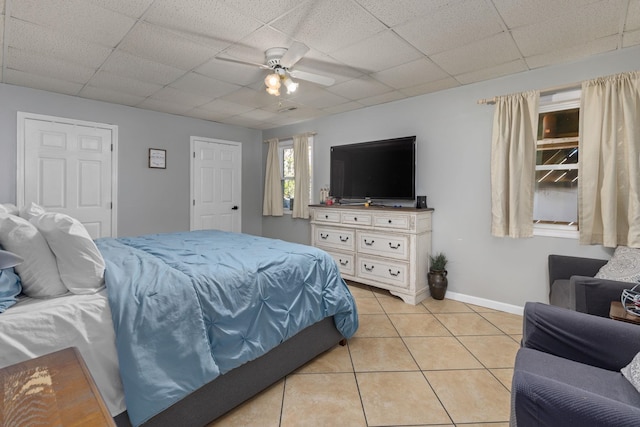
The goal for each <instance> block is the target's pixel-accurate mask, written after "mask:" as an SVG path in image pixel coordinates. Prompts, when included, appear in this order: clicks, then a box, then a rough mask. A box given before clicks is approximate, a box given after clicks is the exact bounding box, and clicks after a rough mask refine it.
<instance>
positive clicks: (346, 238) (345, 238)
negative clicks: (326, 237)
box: [340, 236, 349, 242]
mask: <svg viewBox="0 0 640 427" xmlns="http://www.w3.org/2000/svg"><path fill="white" fill-rule="evenodd" d="M347 240H349V236H347V237H342V236H340V241H341V242H346V241H347Z"/></svg>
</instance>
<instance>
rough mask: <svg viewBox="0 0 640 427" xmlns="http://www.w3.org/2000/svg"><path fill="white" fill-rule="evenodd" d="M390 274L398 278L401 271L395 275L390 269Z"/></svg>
mask: <svg viewBox="0 0 640 427" xmlns="http://www.w3.org/2000/svg"><path fill="white" fill-rule="evenodd" d="M389 274H390V275H392V276H393V277H398V276H399V275H400V270H398V271H396V272H395V273H394V272H393V271H391V269H389Z"/></svg>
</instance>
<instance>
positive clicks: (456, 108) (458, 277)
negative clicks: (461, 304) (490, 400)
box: [262, 47, 640, 306]
mask: <svg viewBox="0 0 640 427" xmlns="http://www.w3.org/2000/svg"><path fill="white" fill-rule="evenodd" d="M631 70H640V47H636V48H630V49H626V50H622V51H616V52H613V53H609V54H605V55H599V56H594V57H592V58H589V59H587V60H583V61H580V62H576V63H572V64H567V65H561V66H554V67H548V68H543V69H538V70H534V71H529V72H525V73H520V74H516V75H512V76H507V77H503V78H499V79H495V80H490V81H486V82H481V83H476V84H472V85H468V86H464V87H460V88H454V89H450V90H446V91H442V92H438V93H434V94H428V95H423V96H420V97H414V98H410V99H406V100H402V101H396V102H392V103H388V104H383V105H379V106H374V107H369V108H366V109H363V110H357V111H352V112H348V113H343V114H339V115H334V116H329V117H325V118H322V119H318V120H314V121H309V122H306V123H302V124H297V125H292V126H287V127H282V128H278V129H271V130H269V131H265V132H264V135H263V136H264V138H265V139H266V138H272V137H280V136H282V137H284V136H290V135H293V134H295V133H299V132H305V131H317V132H318V134H317V135H316V136H315V138H314V144H315V153H314V155H315V162H316V163H315V165H314V174H315V176H314V183H315V185H316V188H314V193H318V191H319V188H320V186H322V185H323V184H325V183H328V182H329V147H331V146H332V145H338V144H346V143H354V142H364V141H369V140H375V139H384V138H394V137H401V136H407V135H416V136H417V144H418V145H417V176H416V191H417V194H420V195H423V194H424V195H427V202H428V205H429V207H433V208H435V212H434V217H433V250H434V251H443V252H445V253H446V254H447V256H448V258H449V259H450V264H449V265H448V271H449V276H448V277H449V290H450V291H452V292H456V293H459V294H463V295H467V296H472V297H476V298H484V299H488V300H492V301H498V302H502V303H505V304H511V305H516V306H522V305H524V303H525V302H526V301H545V302H546V301H548V276H547V256H548V255H549V254H552V253H558V254H569V255H575V256H587V257H595V258H606V257H608V256H609V254H610V251H609V250H606V249H604V248H602V247H600V246H580V245H578V243H577V241H576V240H571V239H561V238H549V237H534V238H530V239H510V238H495V237H492V236H491V233H490V229H491V193H490V151H491V131H492V124H493V123H492V120H493V107H492V106H488V105H478V104H476V101H477V99H479V98H492V97H493V96H496V95H503V94H508V93H513V92H520V91H524V90H530V89H540V90H544V89H548V88H551V87H555V86H559V85H565V84H570V83H575V82H580V81H583V80H585V79H589V78H594V77H598V76H604V75H608V74H613V73H618V72H623V71H631ZM300 90H304V84H302V85H301V86H300ZM263 150H264V151H266V147H263ZM264 156H265V155H264V154H263V157H264ZM262 229H263V235H267V236H271V237H278V238H282V239H285V240H293V241H304V242H305V243H308V242H309V241H310V238H309V237H310V236H309V226H308V223H307V222H304V223H303V222H301V221H300V220H292V219H291V218H288V217H284V218H264V219H263V227H262ZM292 233H295V234H292Z"/></svg>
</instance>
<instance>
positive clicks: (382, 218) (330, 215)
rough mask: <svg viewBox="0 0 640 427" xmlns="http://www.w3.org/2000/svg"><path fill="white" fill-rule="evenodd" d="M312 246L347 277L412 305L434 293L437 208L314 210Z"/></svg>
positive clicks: (312, 212)
mask: <svg viewBox="0 0 640 427" xmlns="http://www.w3.org/2000/svg"><path fill="white" fill-rule="evenodd" d="M309 209H310V216H311V244H312V245H313V246H315V247H318V248H321V249H323V250H325V251H327V252H328V253H329V254H330V255H331V256H332V257H333V258H334V259H335V260H336V262H337V263H338V265H339V267H340V273H341V274H342V277H343V278H344V279H347V280H353V281H355V282H360V283H364V284H367V285H371V286H375V287H378V288H382V289H388V290H389V291H390V292H391V293H392V294H393V295H397V296H399V297H400V298H402V299H403V300H404V302H406V303H409V304H417V303H419V302H420V301H422V300H423V299H425V298H426V297H427V296H428V294H429V288H428V286H427V271H428V270H429V255H430V254H431V214H432V212H433V209H415V208H385V207H362V206H357V207H354V206H324V205H313V206H310V208H309Z"/></svg>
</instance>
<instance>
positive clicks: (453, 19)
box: [394, 0, 503, 55]
mask: <svg viewBox="0 0 640 427" xmlns="http://www.w3.org/2000/svg"><path fill="white" fill-rule="evenodd" d="M394 30H395V31H396V32H397V33H398V34H399V35H400V36H401V37H403V38H405V39H406V40H407V41H408V42H409V43H411V44H413V45H414V46H415V47H417V48H418V49H420V50H421V51H422V52H424V53H426V54H427V55H430V54H433V53H437V52H442V51H444V50H448V49H453V48H456V47H458V46H463V45H465V44H466V43H470V42H473V41H475V40H478V39H482V38H486V37H488V36H491V35H493V34H497V33H499V32H501V31H503V27H502V25H501V24H500V20H499V17H498V15H497V14H496V12H495V10H494V9H493V7H492V6H490V4H489V3H488V2H486V1H485V0H467V1H463V2H458V3H452V4H451V5H449V6H446V7H442V8H440V9H438V11H436V12H435V13H433V14H431V15H428V16H425V17H424V18H423V19H416V20H414V21H409V22H407V23H406V24H403V25H399V26H397V27H395V28H394Z"/></svg>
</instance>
